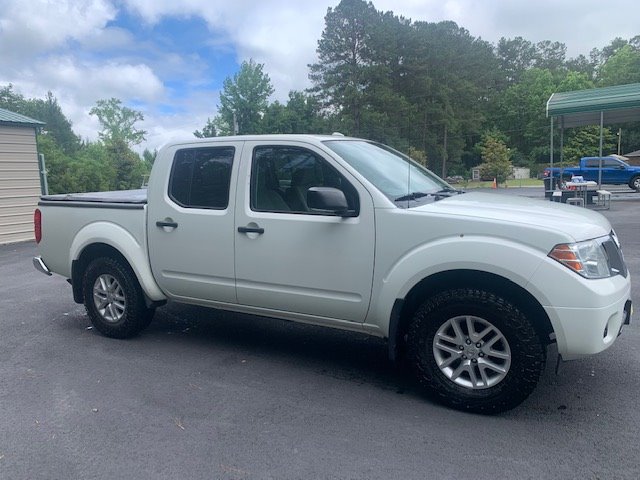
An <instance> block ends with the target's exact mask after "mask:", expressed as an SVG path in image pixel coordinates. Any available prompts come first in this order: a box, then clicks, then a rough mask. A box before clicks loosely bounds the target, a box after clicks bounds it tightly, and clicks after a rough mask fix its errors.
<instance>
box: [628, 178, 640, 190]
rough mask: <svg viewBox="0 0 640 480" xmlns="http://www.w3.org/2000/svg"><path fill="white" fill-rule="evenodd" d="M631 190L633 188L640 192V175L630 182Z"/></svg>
mask: <svg viewBox="0 0 640 480" xmlns="http://www.w3.org/2000/svg"><path fill="white" fill-rule="evenodd" d="M629 188H632V189H634V190H636V191H638V190H640V175H636V176H635V177H633V178H632V179H631V180H629Z"/></svg>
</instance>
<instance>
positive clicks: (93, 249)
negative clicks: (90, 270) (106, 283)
mask: <svg viewBox="0 0 640 480" xmlns="http://www.w3.org/2000/svg"><path fill="white" fill-rule="evenodd" d="M100 257H107V258H113V259H115V260H117V261H119V262H120V263H121V264H122V265H123V266H124V267H125V268H127V269H128V270H130V271H131V273H133V275H134V277H135V278H136V279H137V281H138V284H139V285H140V287H141V290H142V293H143V294H144V297H145V302H146V304H147V306H148V307H155V306H160V305H162V304H164V303H165V302H166V300H164V299H157V298H152V297H151V296H150V295H149V293H147V288H148V287H151V288H152V291H153V290H154V289H158V287H157V286H156V285H148V282H145V281H144V280H143V279H142V278H141V275H140V273H139V272H138V271H136V269H135V268H134V267H133V265H132V264H131V262H130V261H129V260H128V259H127V258H126V257H125V256H124V254H123V253H122V252H121V251H120V250H118V249H117V248H116V247H114V246H113V245H110V244H107V243H102V242H95V243H90V244H88V245H86V246H84V247H83V248H82V250H81V251H80V252H79V254H78V256H77V258H76V259H74V260H73V261H72V263H71V287H72V290H73V300H74V301H75V302H76V303H83V302H84V297H83V291H82V290H83V287H82V277H83V275H84V272H85V270H86V269H87V267H88V266H89V264H90V263H91V262H92V261H93V260H95V259H96V258H100ZM154 283H155V282H154ZM154 287H155V288H154ZM158 291H159V289H158ZM154 293H155V292H154ZM156 296H157V295H156Z"/></svg>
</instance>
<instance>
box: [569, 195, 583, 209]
mask: <svg viewBox="0 0 640 480" xmlns="http://www.w3.org/2000/svg"><path fill="white" fill-rule="evenodd" d="M567 203H568V204H569V205H575V206H576V207H584V199H583V198H582V197H569V198H567Z"/></svg>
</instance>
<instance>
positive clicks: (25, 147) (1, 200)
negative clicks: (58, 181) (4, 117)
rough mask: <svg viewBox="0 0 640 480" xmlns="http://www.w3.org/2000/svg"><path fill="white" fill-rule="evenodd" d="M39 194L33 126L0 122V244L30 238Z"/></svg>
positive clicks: (31, 237)
mask: <svg viewBox="0 0 640 480" xmlns="http://www.w3.org/2000/svg"><path fill="white" fill-rule="evenodd" d="M39 198H40V176H39V172H38V154H37V148H36V133H35V129H34V127H14V126H5V125H0V244H4V243H12V242H20V241H24V240H33V211H34V210H35V208H36V206H37V204H38V200H39Z"/></svg>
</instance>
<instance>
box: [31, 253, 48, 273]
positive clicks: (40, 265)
mask: <svg viewBox="0 0 640 480" xmlns="http://www.w3.org/2000/svg"><path fill="white" fill-rule="evenodd" d="M33 266H34V267H35V269H36V270H38V271H39V272H40V273H44V274H45V275H49V276H51V270H49V267H47V265H46V264H45V263H44V261H43V260H42V257H41V256H40V255H38V256H37V257H33Z"/></svg>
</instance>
